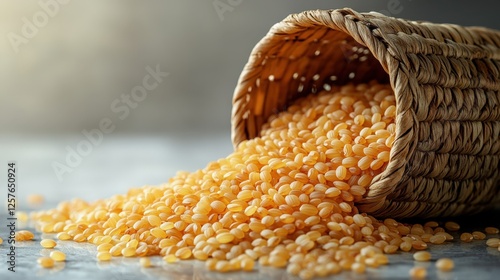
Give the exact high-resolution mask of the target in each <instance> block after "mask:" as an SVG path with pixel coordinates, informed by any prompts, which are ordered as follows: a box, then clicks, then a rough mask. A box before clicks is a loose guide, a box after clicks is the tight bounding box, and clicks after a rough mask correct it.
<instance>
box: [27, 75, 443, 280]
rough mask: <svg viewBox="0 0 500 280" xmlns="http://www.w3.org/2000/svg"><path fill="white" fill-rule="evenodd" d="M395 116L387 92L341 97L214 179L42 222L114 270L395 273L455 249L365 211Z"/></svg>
mask: <svg viewBox="0 0 500 280" xmlns="http://www.w3.org/2000/svg"><path fill="white" fill-rule="evenodd" d="M395 105H396V104H395V97H394V95H393V92H392V89H391V87H390V86H388V85H380V84H377V83H370V84H360V85H346V86H342V87H332V88H331V90H330V91H324V92H321V93H319V94H316V95H309V96H307V97H305V98H303V99H300V100H298V101H297V102H295V103H294V104H293V105H292V106H290V107H289V108H288V109H287V111H286V112H281V113H279V114H277V115H274V116H273V117H271V118H270V119H269V121H268V123H267V124H266V126H265V127H264V128H263V130H262V132H261V135H262V136H261V137H259V138H255V139H252V140H247V141H244V142H242V143H240V144H239V146H238V148H237V149H236V151H235V152H234V153H232V154H230V155H229V156H228V157H227V158H223V159H219V160H217V161H214V162H211V163H209V164H208V166H207V167H206V168H205V169H203V170H198V171H196V172H193V173H188V172H179V173H178V174H177V175H176V176H175V177H173V178H172V179H170V181H169V182H168V183H167V184H164V185H161V186H145V187H142V188H136V189H131V190H130V191H129V192H128V193H127V194H124V195H116V196H113V197H111V198H110V199H105V200H99V201H96V202H93V203H87V202H84V201H81V200H73V201H70V202H63V203H61V204H60V205H59V206H58V207H57V209H53V210H48V211H44V212H38V213H35V214H34V215H33V218H34V219H35V220H36V221H37V222H38V227H39V229H40V230H42V231H43V232H47V233H50V232H58V233H59V234H58V238H59V239H60V240H74V241H77V242H90V243H93V244H96V245H97V246H98V247H97V249H98V255H97V259H98V260H103V261H105V260H109V259H110V258H111V257H112V256H125V257H145V256H149V255H158V254H160V255H163V256H164V260H165V261H166V262H174V261H177V260H179V259H181V260H184V259H198V260H206V266H207V268H208V269H211V270H217V271H222V272H223V271H232V270H246V271H249V270H253V268H254V264H255V262H256V261H257V262H259V264H260V265H270V266H274V267H287V271H288V272H289V273H291V274H294V275H299V276H300V277H301V278H311V277H313V276H325V275H329V274H335V273H338V272H340V271H342V270H353V271H355V272H359V273H362V272H364V271H365V268H366V267H367V266H369V267H378V266H379V265H384V264H386V263H387V262H388V259H387V256H386V255H385V254H391V253H395V252H396V251H398V250H403V251H410V250H411V249H412V248H413V249H416V250H423V249H426V248H427V242H430V243H434V244H440V243H443V242H445V241H446V240H450V239H451V238H452V237H451V235H449V234H448V233H445V232H444V229H443V228H440V227H438V224H437V223H435V222H434V223H432V224H431V223H430V224H428V225H427V224H426V225H424V226H422V225H413V226H411V225H405V224H401V223H398V222H397V221H395V220H393V219H385V220H384V221H379V220H377V219H375V218H374V217H371V216H369V215H367V214H365V213H359V212H358V210H357V208H356V206H355V202H356V201H358V200H360V199H361V198H362V196H363V194H365V192H366V189H367V188H368V186H369V185H370V183H371V181H372V178H373V177H374V176H376V175H377V174H379V173H380V172H382V170H384V168H385V166H386V164H387V162H388V161H389V154H390V149H391V146H392V144H393V142H394V138H395V128H396V126H395V124H394V122H395V115H396V107H395ZM144 260H146V259H144ZM141 262H142V261H141Z"/></svg>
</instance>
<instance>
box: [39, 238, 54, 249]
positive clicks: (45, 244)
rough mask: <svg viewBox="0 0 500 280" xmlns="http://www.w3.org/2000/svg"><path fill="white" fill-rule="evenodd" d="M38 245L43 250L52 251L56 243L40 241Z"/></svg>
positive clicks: (49, 240) (48, 240)
mask: <svg viewBox="0 0 500 280" xmlns="http://www.w3.org/2000/svg"><path fill="white" fill-rule="evenodd" d="M40 245H42V247H43V248H45V249H52V248H54V247H56V245H57V243H56V242H55V241H54V240H52V239H43V240H42V241H40Z"/></svg>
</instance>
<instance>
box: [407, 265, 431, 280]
mask: <svg viewBox="0 0 500 280" xmlns="http://www.w3.org/2000/svg"><path fill="white" fill-rule="evenodd" d="M409 273H410V277H411V278H413V279H425V277H427V269H425V267H421V266H417V267H414V268H412V269H410V272H409Z"/></svg>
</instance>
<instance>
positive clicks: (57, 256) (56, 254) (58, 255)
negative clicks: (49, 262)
mask: <svg viewBox="0 0 500 280" xmlns="http://www.w3.org/2000/svg"><path fill="white" fill-rule="evenodd" d="M50 257H51V258H52V259H53V260H54V261H56V262H63V261H65V260H66V254H64V253H63V252H61V251H52V252H50Z"/></svg>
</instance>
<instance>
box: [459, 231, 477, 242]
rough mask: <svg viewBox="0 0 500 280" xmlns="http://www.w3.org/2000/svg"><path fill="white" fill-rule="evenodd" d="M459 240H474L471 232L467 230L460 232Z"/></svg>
mask: <svg viewBox="0 0 500 280" xmlns="http://www.w3.org/2000/svg"><path fill="white" fill-rule="evenodd" d="M460 240H462V241H463V242H467V243H468V242H472V240H474V237H473V236H472V234H470V233H468V232H464V233H462V234H460Z"/></svg>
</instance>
